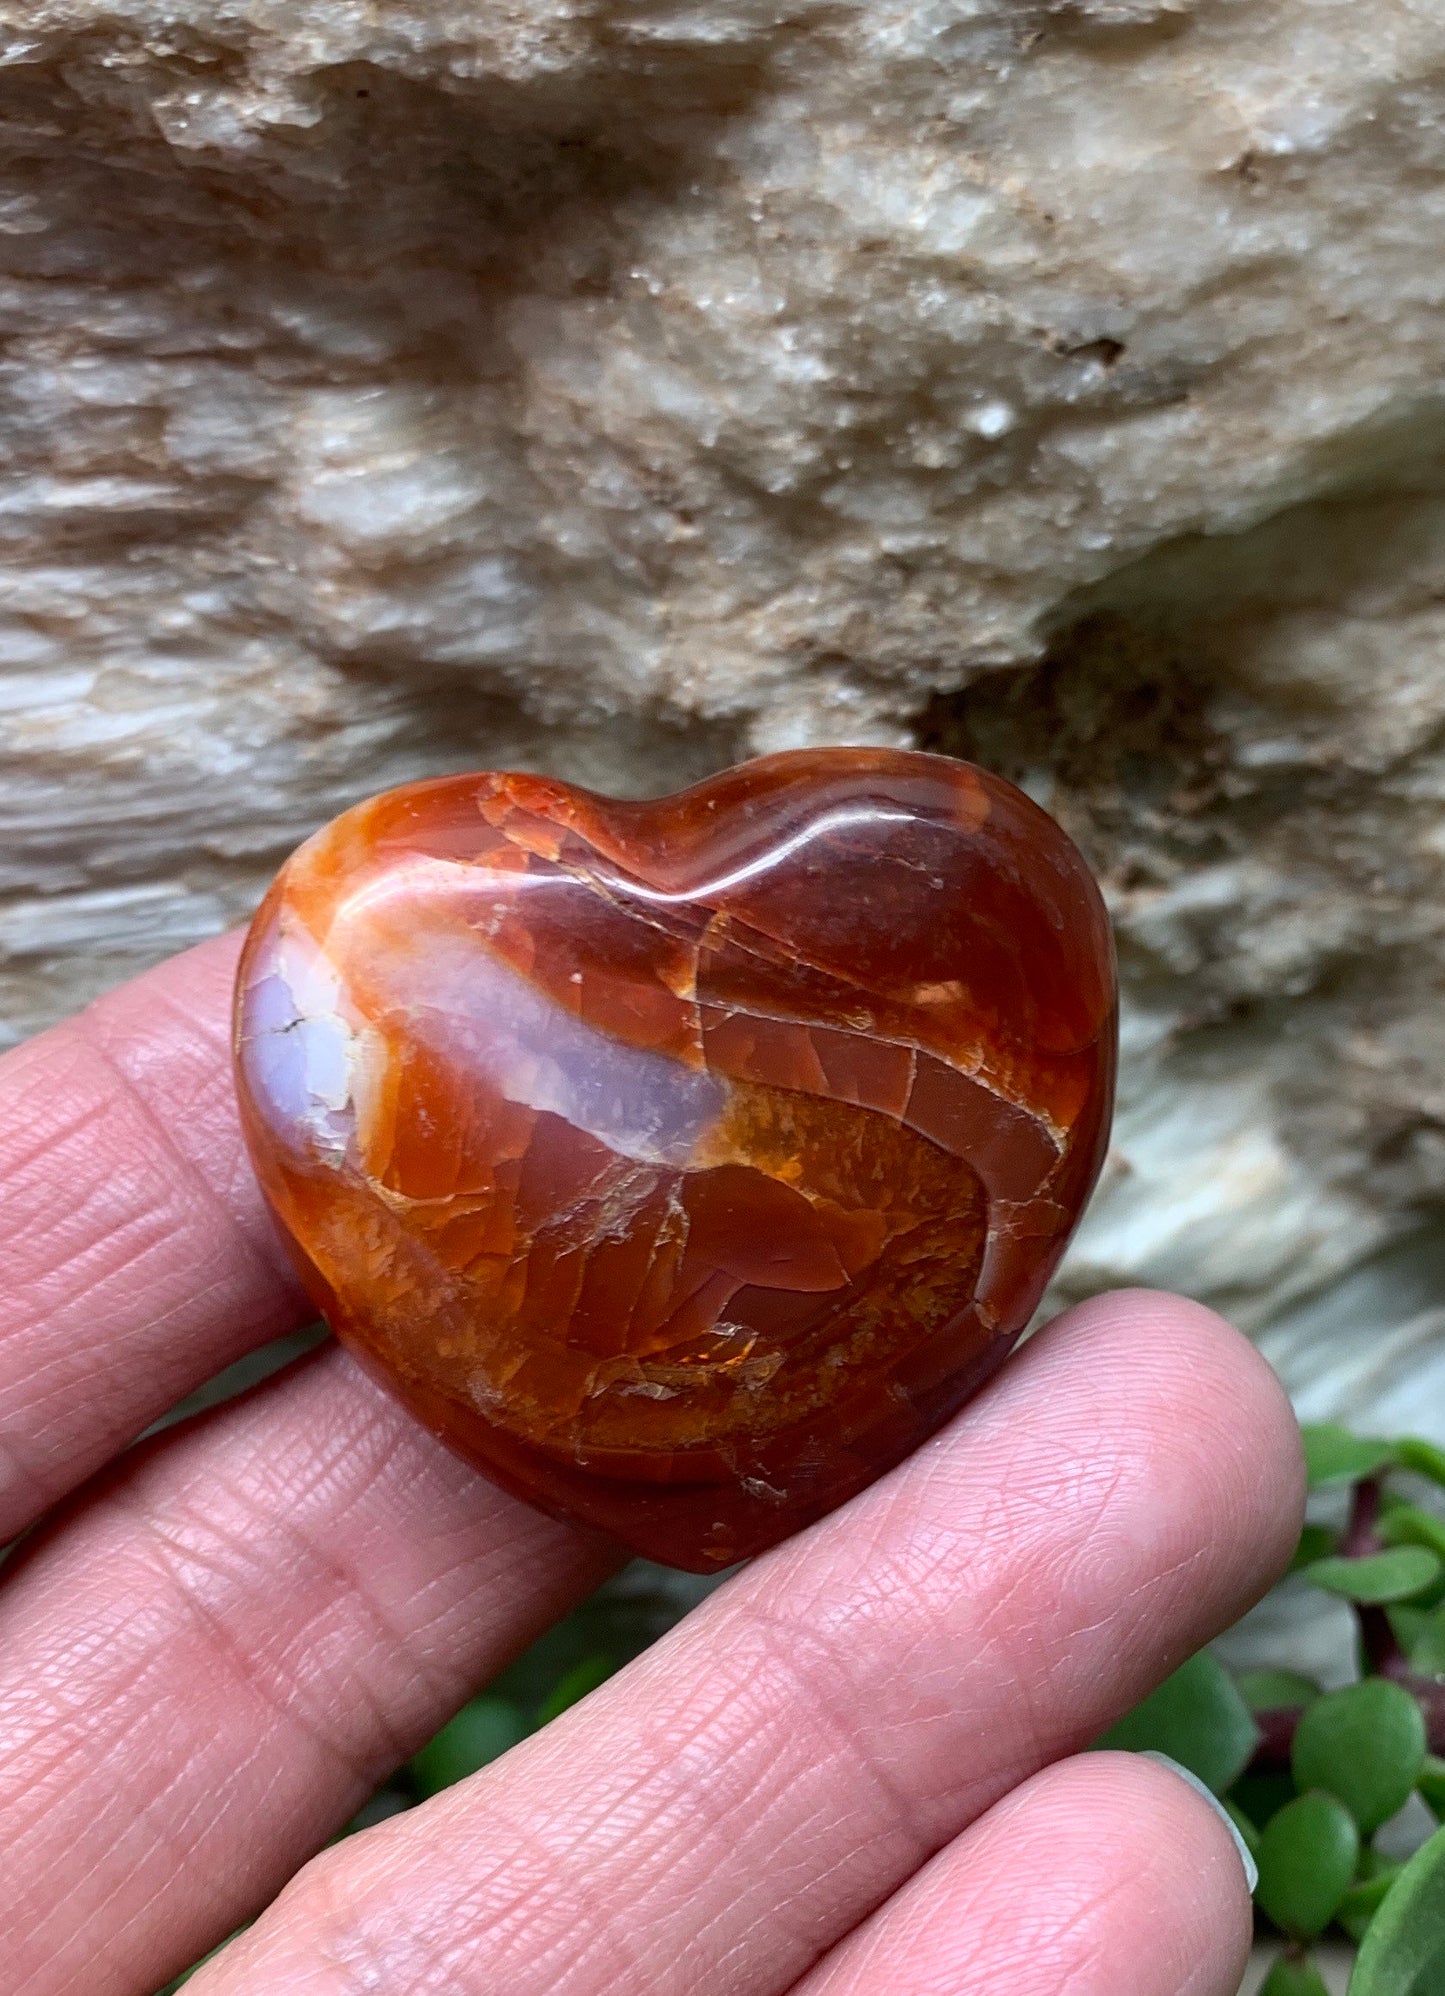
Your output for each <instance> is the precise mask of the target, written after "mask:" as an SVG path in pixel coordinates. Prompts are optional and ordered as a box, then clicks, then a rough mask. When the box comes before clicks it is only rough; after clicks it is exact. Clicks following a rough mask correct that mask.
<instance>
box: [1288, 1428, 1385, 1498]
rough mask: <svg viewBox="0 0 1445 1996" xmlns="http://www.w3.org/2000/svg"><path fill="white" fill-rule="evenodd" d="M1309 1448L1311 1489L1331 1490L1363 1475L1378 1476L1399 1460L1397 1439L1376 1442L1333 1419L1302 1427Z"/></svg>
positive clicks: (1302, 1438) (1307, 1453)
mask: <svg viewBox="0 0 1445 1996" xmlns="http://www.w3.org/2000/svg"><path fill="white" fill-rule="evenodd" d="M1300 1439H1301V1440H1302V1441H1303V1442H1304V1448H1305V1470H1306V1472H1307V1474H1308V1476H1309V1481H1310V1489H1311V1490H1329V1489H1332V1488H1333V1487H1334V1486H1335V1485H1337V1484H1341V1483H1358V1482H1359V1480H1360V1478H1361V1477H1362V1476H1374V1475H1375V1474H1376V1473H1377V1471H1379V1470H1381V1469H1385V1468H1387V1467H1388V1466H1389V1465H1390V1464H1391V1463H1392V1462H1394V1461H1395V1459H1396V1455H1395V1445H1394V1443H1393V1442H1382V1441H1373V1440H1371V1439H1369V1438H1368V1437H1367V1436H1364V1435H1355V1434H1351V1433H1350V1430H1349V1429H1348V1428H1341V1427H1337V1426H1336V1425H1335V1423H1334V1422H1333V1421H1318V1422H1315V1423H1313V1424H1310V1423H1306V1425H1305V1426H1303V1427H1302V1428H1301V1429H1300Z"/></svg>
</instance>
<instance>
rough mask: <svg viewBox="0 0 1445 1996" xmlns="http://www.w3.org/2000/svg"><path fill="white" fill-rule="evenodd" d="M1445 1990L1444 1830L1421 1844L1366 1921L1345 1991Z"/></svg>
mask: <svg viewBox="0 0 1445 1996" xmlns="http://www.w3.org/2000/svg"><path fill="white" fill-rule="evenodd" d="M1442 1990H1445V1830H1437V1831H1436V1832H1435V1834H1434V1836H1433V1837H1431V1839H1430V1841H1429V1843H1427V1844H1422V1845H1421V1847H1420V1849H1419V1850H1417V1851H1416V1853H1415V1855H1414V1856H1413V1857H1412V1858H1411V1859H1410V1862H1409V1863H1408V1864H1407V1865H1406V1866H1405V1868H1404V1870H1403V1871H1402V1872H1401V1873H1400V1876H1399V1877H1398V1878H1397V1879H1396V1880H1395V1883H1394V1885H1393V1886H1392V1887H1391V1889H1390V1891H1389V1893H1388V1894H1387V1895H1386V1898H1385V1903H1384V1905H1383V1906H1381V1908H1380V1910H1379V1911H1378V1912H1377V1913H1376V1915H1375V1917H1374V1919H1373V1920H1371V1922H1370V1927H1369V1931H1368V1933H1367V1934H1366V1935H1365V1938H1364V1941H1363V1943H1362V1945H1361V1947H1360V1952H1359V1955H1358V1956H1357V1957H1356V1960H1355V1972H1354V1974H1353V1975H1352V1976H1351V1977H1350V1996H1440V1992H1441V1991H1442Z"/></svg>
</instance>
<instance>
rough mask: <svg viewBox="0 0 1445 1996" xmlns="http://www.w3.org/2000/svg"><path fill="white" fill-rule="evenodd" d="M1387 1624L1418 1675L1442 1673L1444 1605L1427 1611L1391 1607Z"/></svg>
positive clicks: (1444, 1665)
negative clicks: (1388, 1623)
mask: <svg viewBox="0 0 1445 1996" xmlns="http://www.w3.org/2000/svg"><path fill="white" fill-rule="evenodd" d="M1390 1626H1391V1627H1392V1628H1393V1629H1394V1631H1395V1640H1396V1642H1397V1643H1399V1645H1400V1647H1401V1649H1403V1650H1404V1652H1405V1654H1406V1656H1407V1657H1409V1659H1410V1663H1411V1667H1412V1668H1413V1669H1415V1670H1418V1671H1419V1673H1420V1675H1421V1676H1422V1677H1445V1608H1431V1609H1430V1610H1429V1611H1428V1612H1427V1613H1421V1612H1419V1611H1418V1610H1416V1609H1413V1608H1394V1609H1392V1610H1391V1612H1390Z"/></svg>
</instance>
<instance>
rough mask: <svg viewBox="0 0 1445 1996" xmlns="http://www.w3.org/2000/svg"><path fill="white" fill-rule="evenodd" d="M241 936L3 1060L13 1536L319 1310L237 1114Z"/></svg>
mask: <svg viewBox="0 0 1445 1996" xmlns="http://www.w3.org/2000/svg"><path fill="white" fill-rule="evenodd" d="M239 947H240V942H239V938H237V937H231V936H227V937H222V938H220V939H219V940H218V941H216V942H212V943H205V944H202V945H201V947H200V948H199V949H194V950H189V951H187V952H186V954H185V955H184V956H179V957H176V958H174V959H173V960H172V961H171V962H170V963H166V964H162V965H161V966H160V968H159V969H157V970H154V971H151V972H148V973H147V974H146V975H145V976H144V977H139V978H136V979H135V980H134V981H133V982H132V983H130V984H127V985H124V986H123V987H121V989H119V990H118V991H114V992H112V993H110V995H109V996H107V997H105V998H103V999H101V1000H99V1001H98V1002H97V1003H96V1004H95V1005H92V1006H91V1007H90V1008H89V1009H88V1010H87V1011H86V1012H83V1013H81V1014H80V1016H79V1017H78V1018H76V1019H74V1020H71V1021H69V1022H68V1023H67V1024H65V1025H63V1026H57V1027H55V1028H53V1029H52V1030H51V1031H49V1032H45V1033H41V1034H39V1035H37V1037H36V1038H35V1039H33V1040H30V1041H27V1042H26V1043H25V1044H24V1045H22V1046H19V1047H16V1048H15V1049H14V1050H13V1051H11V1052H10V1053H7V1054H6V1055H5V1056H4V1057H3V1059H0V1219H3V1225H0V1543H3V1542H4V1541H5V1540H6V1539H8V1538H11V1537H13V1536H14V1535H15V1534H16V1533H17V1532H19V1531H21V1530H23V1528H24V1527H25V1526H26V1525H28V1524H29V1523H30V1522H31V1521H32V1520H33V1519H34V1518H35V1517H37V1516H38V1515H39V1514H40V1513H41V1512H42V1511H43V1510H45V1509H46V1507H47V1506H48V1505H50V1504H52V1503H54V1502H55V1501H56V1499H57V1498H59V1497H61V1496H62V1495H64V1494H65V1492H67V1491H68V1490H72V1489H74V1488H75V1487H76V1485H77V1484H79V1483H80V1482H82V1481H83V1480H84V1479H85V1477H87V1476H89V1475H90V1474H92V1472H93V1471H95V1470H96V1469H98V1468H99V1467H100V1465H101V1464H102V1463H103V1462H105V1461H106V1460H107V1459H108V1457H110V1456H111V1455H113V1454H114V1453H115V1451H116V1450H117V1449H118V1448H120V1447H122V1446H123V1445H124V1444H125V1443H126V1442H129V1441H131V1440H133V1439H134V1437H135V1436H136V1435H138V1434H139V1433H140V1432H141V1431H142V1430H143V1429H144V1428H145V1427H146V1426H147V1425H148V1424H149V1423H150V1422H151V1421H153V1420H155V1419H156V1418H157V1416H158V1415H160V1414H163V1413H164V1412H165V1411H166V1409H167V1408H169V1407H171V1406H173V1405H174V1404H175V1402H176V1401H177V1400H179V1399H181V1398H182V1397H183V1396H184V1395H185V1394H186V1393H188V1392H190V1391H191V1390H192V1389H193V1388H194V1387H196V1386H198V1385H200V1384H201V1382H202V1381H203V1380H205V1379H207V1378H209V1377H210V1376H211V1375H212V1374H214V1373H215V1372H217V1371H219V1370H220V1369H221V1368H222V1367H223V1366H225V1365H227V1364H229V1363H230V1361H231V1360H232V1359H235V1358H237V1357H239V1356H240V1355H241V1353H243V1352H245V1351H248V1350H250V1349H252V1348H254V1347H255V1346H256V1345H259V1344H263V1343H265V1342H266V1340H267V1339H269V1338H273V1337H278V1336H280V1335H281V1333H283V1332H284V1331H288V1330H293V1329H295V1328H296V1327H297V1326H298V1325H301V1324H304V1323H306V1322H307V1321H308V1320H309V1319H310V1318H311V1317H312V1316H313V1315H314V1314H315V1313H314V1311H312V1310H311V1309H310V1308H309V1307H308V1305H307V1304H306V1302H305V1299H304V1297H303V1296H302V1293H301V1289H300V1286H299V1284H298V1283H297V1281H296V1279H295V1277H294V1275H293V1274H292V1272H291V1269H290V1266H289V1264H288V1263H287V1262H286V1260H285V1257H284V1255H283V1253H282V1250H281V1248H280V1245H279V1243H278V1241H277V1238H276V1234H275V1231H274V1229H273V1228H272V1225H271V1222H270V1219H269V1218H268V1216H267V1214H266V1213H265V1211H264V1209H263V1206H262V1202H261V1196H260V1193H259V1191H258V1190H257V1187H256V1183H255V1179H254V1177H253V1176H252V1173H251V1170H250V1166H249V1163H248V1162H247V1159H246V1155H245V1147H244V1143H243V1140H242V1136H241V1129H240V1123H239V1120H238V1118H237V1113H236V1102H235V1093H234V1089H233V1087H232V1082H231V1064H230V1047H229V1021H230V990H231V978H232V976H233V974H234V969H235V960H236V955H237V952H238V950H239Z"/></svg>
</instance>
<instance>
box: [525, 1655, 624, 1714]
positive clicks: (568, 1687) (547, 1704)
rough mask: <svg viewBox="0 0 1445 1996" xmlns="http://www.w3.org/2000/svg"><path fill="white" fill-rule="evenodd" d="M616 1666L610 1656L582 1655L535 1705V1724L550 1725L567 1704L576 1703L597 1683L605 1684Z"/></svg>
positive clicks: (594, 1687)
mask: <svg viewBox="0 0 1445 1996" xmlns="http://www.w3.org/2000/svg"><path fill="white" fill-rule="evenodd" d="M616 1668H617V1665H616V1664H615V1663H614V1662H613V1661H612V1658H611V1657H610V1656H601V1655H596V1656H584V1657H583V1659H582V1661H581V1662H580V1663H577V1664H574V1665H573V1666H572V1668H571V1669H570V1670H569V1671H568V1672H567V1675H566V1676H565V1677H564V1678H563V1679H562V1681H561V1683H560V1684H558V1685H557V1686H556V1687H555V1688H554V1689H553V1691H552V1692H551V1693H550V1695H549V1696H548V1697H546V1698H544V1699H543V1700H542V1703H541V1704H540V1705H539V1706H538V1707H537V1724H538V1725H539V1726H546V1725H550V1724H551V1722H552V1720H553V1719H555V1718H558V1717H559V1716H560V1715H561V1714H562V1713H563V1712H565V1711H566V1710H567V1707H568V1706H569V1705H575V1704H577V1703H578V1702H579V1701H580V1700H581V1699H583V1698H585V1697H586V1696H587V1694H588V1692H589V1691H595V1690H596V1689H597V1687H598V1685H599V1684H605V1683H606V1682H607V1679H608V1678H609V1677H610V1676H611V1675H612V1673H613V1671H614V1670H616Z"/></svg>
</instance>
